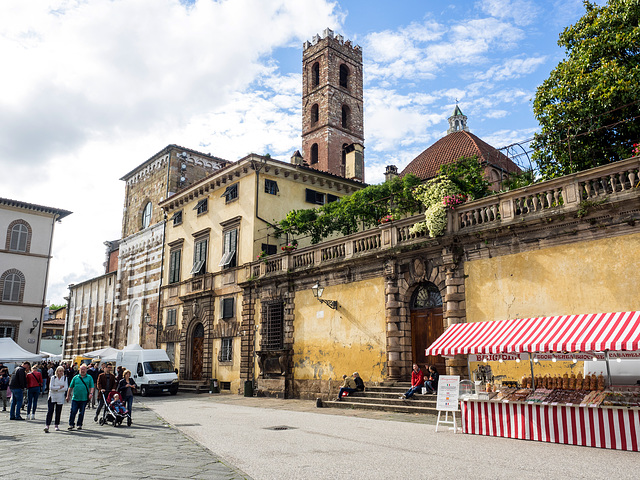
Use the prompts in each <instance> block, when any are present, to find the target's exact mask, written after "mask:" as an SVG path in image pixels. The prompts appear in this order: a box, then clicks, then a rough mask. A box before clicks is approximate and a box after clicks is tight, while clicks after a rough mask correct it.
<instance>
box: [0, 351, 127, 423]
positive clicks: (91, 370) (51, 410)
mask: <svg viewBox="0 0 640 480" xmlns="http://www.w3.org/2000/svg"><path fill="white" fill-rule="evenodd" d="M54 367H55V369H54ZM112 370H113V365H112V364H111V363H105V364H104V365H103V366H102V368H100V365H99V364H98V363H97V362H96V363H93V364H91V365H85V364H81V365H80V366H79V367H76V366H75V365H73V364H61V365H56V364H52V363H50V364H48V365H47V364H36V365H34V366H33V368H32V366H31V363H30V362H23V363H22V365H20V366H19V367H17V368H16V369H15V370H14V372H13V375H11V376H9V370H8V368H7V367H5V366H4V365H2V364H0V397H1V398H2V400H3V411H6V410H7V403H8V396H9V392H10V396H11V402H10V403H11V406H10V410H9V419H10V420H25V418H24V417H22V412H21V411H22V410H23V409H24V406H23V403H24V393H25V391H26V393H27V414H26V417H27V418H26V420H35V416H36V408H37V406H38V397H39V395H40V394H44V393H45V392H47V391H48V394H49V395H48V399H47V404H48V410H47V417H46V421H45V428H44V431H45V432H46V433H49V428H50V426H51V422H52V421H54V428H55V430H60V417H61V414H62V406H63V405H64V403H65V402H66V403H69V402H70V403H71V411H70V413H69V427H68V430H73V429H77V430H82V426H83V421H84V414H85V409H86V408H87V406H88V405H90V406H91V408H95V405H96V400H95V399H96V396H97V397H98V408H97V409H96V413H95V416H94V418H93V420H94V421H95V422H97V421H98V417H99V415H100V411H101V410H102V408H103V407H104V402H105V401H106V399H108V398H109V397H112V399H111V402H112V406H113V407H114V409H115V410H116V411H118V412H125V411H126V412H129V415H131V409H132V406H133V394H134V393H135V391H136V389H137V386H136V382H135V381H134V380H133V379H132V378H131V372H130V371H129V370H125V369H123V368H122V367H118V375H117V376H116V375H114V374H113V372H112ZM43 372H46V373H43ZM45 378H46V380H45ZM47 381H48V382H47ZM54 416H55V418H54ZM76 417H77V423H76Z"/></svg>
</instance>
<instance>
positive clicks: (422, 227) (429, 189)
mask: <svg viewBox="0 0 640 480" xmlns="http://www.w3.org/2000/svg"><path fill="white" fill-rule="evenodd" d="M415 196H416V198H417V199H418V200H420V201H421V202H422V204H423V205H424V206H425V208H426V211H425V214H424V217H425V218H424V222H418V223H416V224H414V225H413V226H412V227H411V229H410V230H409V231H410V233H412V234H416V233H420V232H428V233H429V236H430V237H437V236H438V235H442V234H443V233H444V231H445V229H446V228H447V207H448V205H447V204H446V203H445V201H444V200H445V198H446V197H450V198H452V197H455V198H462V197H465V201H466V200H467V199H469V198H470V197H471V195H469V197H467V196H466V195H465V194H464V193H463V192H462V191H461V190H460V188H459V187H458V186H457V185H456V184H455V183H453V182H452V181H451V180H450V179H448V178H446V177H442V176H438V177H436V178H434V179H432V180H429V181H427V182H425V183H423V184H422V185H420V186H419V187H417V188H416V189H415Z"/></svg>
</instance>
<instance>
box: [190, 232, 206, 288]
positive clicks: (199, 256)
mask: <svg viewBox="0 0 640 480" xmlns="http://www.w3.org/2000/svg"><path fill="white" fill-rule="evenodd" d="M209 230H210V229H207V231H206V232H205V233H203V234H202V235H199V236H197V237H195V238H194V240H193V266H192V268H191V271H190V272H189V275H194V276H195V275H202V274H204V273H206V271H207V259H208V257H209ZM203 243H204V244H205V246H204V248H203V247H202V246H200V247H198V246H199V245H202V244H203ZM203 252H204V253H203ZM203 257H204V258H203ZM200 262H202V263H200Z"/></svg>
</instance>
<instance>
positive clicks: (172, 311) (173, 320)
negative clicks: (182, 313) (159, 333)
mask: <svg viewBox="0 0 640 480" xmlns="http://www.w3.org/2000/svg"><path fill="white" fill-rule="evenodd" d="M177 319H178V309H177V308H167V318H166V320H165V326H167V327H173V326H175V325H177Z"/></svg>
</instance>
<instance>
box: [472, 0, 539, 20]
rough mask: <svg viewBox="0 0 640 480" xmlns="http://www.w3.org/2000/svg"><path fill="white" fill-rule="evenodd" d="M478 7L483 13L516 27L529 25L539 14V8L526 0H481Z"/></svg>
mask: <svg viewBox="0 0 640 480" xmlns="http://www.w3.org/2000/svg"><path fill="white" fill-rule="evenodd" d="M478 5H479V6H480V9H481V10H482V11H483V12H485V13H487V14H489V15H491V16H493V17H496V18H499V19H502V20H504V19H509V20H512V21H513V23H515V24H516V25H530V24H531V23H533V22H534V21H535V20H536V19H537V18H538V16H539V14H540V8H539V7H538V6H537V5H536V4H535V3H534V2H532V1H527V0H482V1H481V2H479V3H478Z"/></svg>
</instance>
